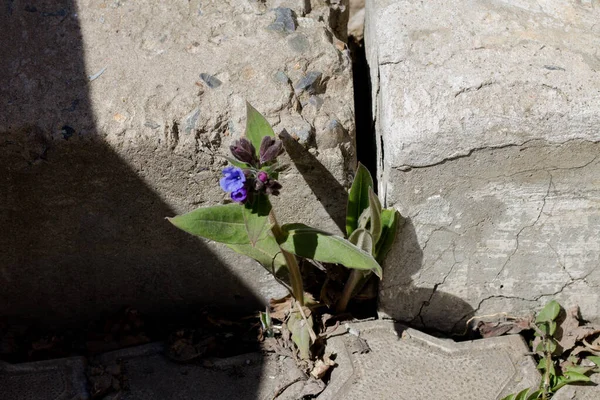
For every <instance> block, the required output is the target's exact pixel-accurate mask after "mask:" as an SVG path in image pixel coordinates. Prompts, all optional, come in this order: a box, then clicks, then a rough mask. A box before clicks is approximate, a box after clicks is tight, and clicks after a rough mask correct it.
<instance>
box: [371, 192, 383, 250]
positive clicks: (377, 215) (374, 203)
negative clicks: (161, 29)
mask: <svg viewBox="0 0 600 400" xmlns="http://www.w3.org/2000/svg"><path fill="white" fill-rule="evenodd" d="M369 209H370V210H371V225H370V227H369V231H370V232H371V236H372V237H373V243H377V241H378V240H379V238H380V237H381V203H380V202H379V198H378V197H377V195H376V194H375V192H374V191H373V188H369Z"/></svg>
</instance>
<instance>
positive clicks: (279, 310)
mask: <svg viewBox="0 0 600 400" xmlns="http://www.w3.org/2000/svg"><path fill="white" fill-rule="evenodd" d="M269 305H270V307H271V311H270V314H271V319H277V320H279V321H285V319H286V318H287V316H288V315H289V313H290V312H291V311H292V308H293V306H294V298H293V297H292V296H291V295H287V296H285V297H283V298H281V299H271V300H270V301H269Z"/></svg>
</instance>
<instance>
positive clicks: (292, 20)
mask: <svg viewBox="0 0 600 400" xmlns="http://www.w3.org/2000/svg"><path fill="white" fill-rule="evenodd" d="M273 11H274V12H275V22H273V23H272V24H271V25H269V26H268V27H267V29H270V30H272V31H276V32H283V33H292V32H294V31H295V30H296V27H297V23H296V15H295V14H294V11H292V10H291V9H290V8H286V7H277V8H275V9H273Z"/></svg>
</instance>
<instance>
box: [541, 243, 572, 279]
mask: <svg viewBox="0 0 600 400" xmlns="http://www.w3.org/2000/svg"><path fill="white" fill-rule="evenodd" d="M546 246H548V247H549V248H550V250H552V251H553V252H554V254H555V255H556V262H557V263H558V265H559V266H560V268H561V269H562V270H563V271H564V272H565V274H567V275H568V276H569V279H571V280H575V278H574V277H573V275H571V274H570V273H569V271H567V267H566V266H565V264H564V263H563V262H562V261H560V255H559V254H558V251H556V250H555V249H554V247H552V245H551V244H550V243H546Z"/></svg>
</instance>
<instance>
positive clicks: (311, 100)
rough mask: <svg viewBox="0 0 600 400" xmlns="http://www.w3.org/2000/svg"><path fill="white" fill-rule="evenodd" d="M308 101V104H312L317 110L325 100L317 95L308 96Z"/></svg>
mask: <svg viewBox="0 0 600 400" xmlns="http://www.w3.org/2000/svg"><path fill="white" fill-rule="evenodd" d="M308 102H309V103H310V104H312V105H313V106H315V108H316V109H317V111H319V109H320V108H321V106H322V105H323V103H324V102H325V100H323V99H322V98H321V97H319V96H310V98H309V99H308ZM335 122H337V121H335Z"/></svg>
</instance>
